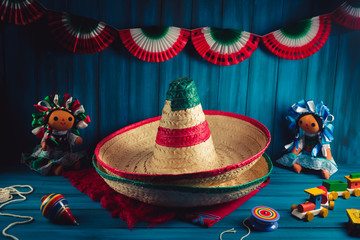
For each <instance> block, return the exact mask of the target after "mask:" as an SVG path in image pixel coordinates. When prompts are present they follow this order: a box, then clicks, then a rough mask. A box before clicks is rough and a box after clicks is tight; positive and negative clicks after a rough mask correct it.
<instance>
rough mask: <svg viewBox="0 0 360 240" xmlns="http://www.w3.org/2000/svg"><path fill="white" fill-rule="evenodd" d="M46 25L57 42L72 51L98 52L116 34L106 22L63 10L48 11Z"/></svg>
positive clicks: (106, 45) (108, 43)
mask: <svg viewBox="0 0 360 240" xmlns="http://www.w3.org/2000/svg"><path fill="white" fill-rule="evenodd" d="M48 26H49V28H50V32H51V33H52V34H53V36H54V38H55V39H56V40H57V41H58V43H59V44H60V45H61V46H63V47H64V48H66V49H67V50H69V51H72V52H74V53H96V52H99V51H101V50H103V49H105V48H106V47H108V46H109V45H110V44H111V43H112V42H113V41H114V39H115V36H116V31H115V30H114V29H113V28H112V27H110V26H109V25H107V24H106V23H103V22H99V21H96V20H94V19H90V18H85V17H81V16H76V15H72V14H69V13H65V12H55V11H51V12H49V14H48Z"/></svg>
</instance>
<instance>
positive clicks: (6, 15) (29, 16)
mask: <svg viewBox="0 0 360 240" xmlns="http://www.w3.org/2000/svg"><path fill="white" fill-rule="evenodd" d="M44 12H45V8H44V7H43V6H42V5H41V4H40V3H39V2H38V1H36V0H2V1H1V3H0V19H1V21H5V22H7V23H14V24H17V25H26V24H28V23H31V22H33V21H35V20H37V19H38V18H40V17H41V16H42V15H43V14H44Z"/></svg>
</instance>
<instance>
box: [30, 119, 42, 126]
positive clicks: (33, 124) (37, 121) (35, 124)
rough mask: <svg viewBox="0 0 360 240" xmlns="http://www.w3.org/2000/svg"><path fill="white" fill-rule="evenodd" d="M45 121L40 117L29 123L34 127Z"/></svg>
mask: <svg viewBox="0 0 360 240" xmlns="http://www.w3.org/2000/svg"><path fill="white" fill-rule="evenodd" d="M44 124H45V122H44V121H43V120H41V119H34V120H33V121H32V123H31V126H32V127H33V128H34V127H37V126H42V125H44Z"/></svg>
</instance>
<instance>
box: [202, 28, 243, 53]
mask: <svg viewBox="0 0 360 240" xmlns="http://www.w3.org/2000/svg"><path fill="white" fill-rule="evenodd" d="M210 31H211V30H210V28H209V27H205V28H203V29H202V30H201V32H202V33H203V34H204V38H205V40H206V42H207V44H208V45H209V47H210V49H211V50H212V51H214V52H219V53H220V54H232V53H237V52H239V51H240V50H241V49H242V48H243V47H244V46H245V45H246V43H247V42H248V41H249V39H250V33H248V32H245V31H242V32H241V38H240V40H239V41H237V42H234V43H233V44H230V45H223V44H220V43H218V42H216V41H215V40H214V39H213V38H212V36H211V34H210Z"/></svg>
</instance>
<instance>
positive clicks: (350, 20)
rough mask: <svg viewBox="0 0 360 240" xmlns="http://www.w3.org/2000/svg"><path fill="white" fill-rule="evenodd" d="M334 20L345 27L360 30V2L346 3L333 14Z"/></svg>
mask: <svg viewBox="0 0 360 240" xmlns="http://www.w3.org/2000/svg"><path fill="white" fill-rule="evenodd" d="M331 16H332V19H333V20H334V21H335V22H336V23H337V24H340V25H342V26H344V27H347V28H350V29H354V30H360V1H346V2H344V3H343V4H341V5H340V7H338V8H337V9H336V10H335V11H334V12H333V13H332V15H331Z"/></svg>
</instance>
